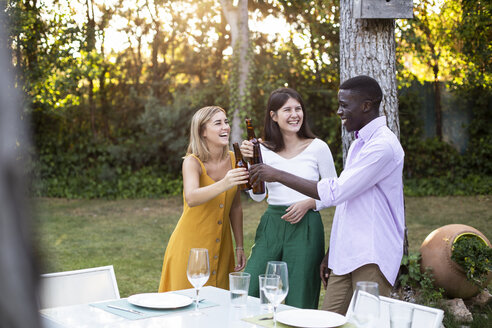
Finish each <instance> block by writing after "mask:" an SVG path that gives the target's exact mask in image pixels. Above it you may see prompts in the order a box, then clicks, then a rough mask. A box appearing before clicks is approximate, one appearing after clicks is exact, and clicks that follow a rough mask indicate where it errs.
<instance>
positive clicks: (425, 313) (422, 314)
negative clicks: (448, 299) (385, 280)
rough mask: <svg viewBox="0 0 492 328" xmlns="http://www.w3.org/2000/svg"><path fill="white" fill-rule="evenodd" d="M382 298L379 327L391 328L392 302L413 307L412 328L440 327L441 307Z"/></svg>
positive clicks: (350, 312)
mask: <svg viewBox="0 0 492 328" xmlns="http://www.w3.org/2000/svg"><path fill="white" fill-rule="evenodd" d="M379 300H380V322H379V327H381V328H389V327H390V312H389V306H390V304H391V303H400V304H403V305H405V306H408V307H412V308H413V309H414V311H413V319H412V327H411V328H440V327H441V323H442V319H443V317H444V311H443V310H441V309H436V308H432V307H429V306H423V305H420V304H414V303H410V302H404V301H400V300H397V299H394V298H389V297H384V296H379ZM353 301H354V298H353V297H352V300H351V301H350V305H349V309H348V311H347V315H346V316H347V318H350V315H351V314H352V302H353Z"/></svg>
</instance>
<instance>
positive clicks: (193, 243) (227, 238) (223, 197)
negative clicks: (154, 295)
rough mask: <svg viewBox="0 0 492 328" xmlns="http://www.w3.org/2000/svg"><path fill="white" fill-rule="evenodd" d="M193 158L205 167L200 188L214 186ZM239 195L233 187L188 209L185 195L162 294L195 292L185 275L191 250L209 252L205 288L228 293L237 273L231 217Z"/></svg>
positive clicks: (169, 250)
mask: <svg viewBox="0 0 492 328" xmlns="http://www.w3.org/2000/svg"><path fill="white" fill-rule="evenodd" d="M229 154H230V157H231V168H233V167H234V165H235V160H234V154H233V153H232V152H229ZM190 156H194V155H190ZM194 157H195V158H196V159H197V160H198V161H199V162H200V166H201V167H202V174H201V175H200V187H206V186H208V185H211V184H213V183H215V182H216V181H214V180H212V178H210V177H209V176H208V175H207V170H206V169H205V166H204V165H203V163H202V162H201V161H200V159H198V157H196V156H194ZM236 192H237V187H233V188H231V189H229V190H227V191H225V192H223V193H222V194H220V195H218V196H217V197H215V198H213V199H212V200H209V201H208V202H206V203H204V204H202V205H199V206H195V207H189V206H188V204H187V203H186V199H185V196H184V192H183V200H184V205H183V214H182V215H181V218H180V219H179V221H178V224H177V225H176V228H175V229H174V232H173V233H172V235H171V238H170V239H169V243H168V244H167V248H166V253H165V255H164V264H163V265H162V275H161V282H160V284H159V292H166V291H171V290H178V289H186V288H193V286H192V285H191V284H190V282H189V281H188V277H187V275H186V267H187V265H188V255H189V253H190V249H191V248H207V249H208V255H209V260H210V278H209V279H208V281H207V283H206V284H205V286H216V287H219V288H224V289H229V272H232V271H233V270H234V249H233V246H232V234H231V223H230V219H229V213H230V210H231V204H232V201H233V200H234V197H235V195H236Z"/></svg>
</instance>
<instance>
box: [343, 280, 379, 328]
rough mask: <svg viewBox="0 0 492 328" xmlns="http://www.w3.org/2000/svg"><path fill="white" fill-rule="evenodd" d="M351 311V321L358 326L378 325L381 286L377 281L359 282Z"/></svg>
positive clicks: (365, 327) (369, 326) (370, 326)
mask: <svg viewBox="0 0 492 328" xmlns="http://www.w3.org/2000/svg"><path fill="white" fill-rule="evenodd" d="M350 312H351V314H350V316H349V317H350V318H349V321H350V322H352V323H353V324H355V325H356V326H357V327H362V328H372V327H378V323H379V288H378V283H377V282H373V281H359V282H357V284H356V288H355V292H354V296H353V300H352V304H351V311H350Z"/></svg>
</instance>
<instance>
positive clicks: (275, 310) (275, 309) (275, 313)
mask: <svg viewBox="0 0 492 328" xmlns="http://www.w3.org/2000/svg"><path fill="white" fill-rule="evenodd" d="M273 327H277V306H276V305H274V306H273Z"/></svg>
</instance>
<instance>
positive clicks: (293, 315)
mask: <svg viewBox="0 0 492 328" xmlns="http://www.w3.org/2000/svg"><path fill="white" fill-rule="evenodd" d="M277 321H278V322H281V323H283V324H286V325H289V326H294V327H303V328H332V327H338V326H341V325H343V324H345V323H346V322H347V318H345V317H344V316H343V315H341V314H338V313H335V312H330V311H322V310H302V309H301V310H287V311H282V312H279V313H277Z"/></svg>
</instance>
